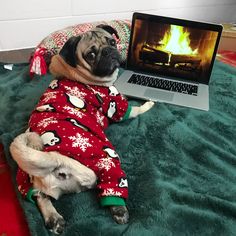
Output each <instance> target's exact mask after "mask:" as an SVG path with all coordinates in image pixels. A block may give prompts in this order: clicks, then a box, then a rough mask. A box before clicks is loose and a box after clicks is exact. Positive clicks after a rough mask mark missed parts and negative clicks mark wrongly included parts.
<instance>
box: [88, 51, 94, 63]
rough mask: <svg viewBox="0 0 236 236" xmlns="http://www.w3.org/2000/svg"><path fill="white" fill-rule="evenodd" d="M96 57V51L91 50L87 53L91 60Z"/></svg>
mask: <svg viewBox="0 0 236 236" xmlns="http://www.w3.org/2000/svg"><path fill="white" fill-rule="evenodd" d="M95 58H96V54H95V53H94V52H89V53H88V54H87V59H88V60H89V61H93V60H95Z"/></svg>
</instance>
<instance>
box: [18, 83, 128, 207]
mask: <svg viewBox="0 0 236 236" xmlns="http://www.w3.org/2000/svg"><path fill="white" fill-rule="evenodd" d="M129 111H130V109H129V107H128V102H127V101H126V100H125V99H124V98H123V97H122V96H121V95H120V94H119V93H118V91H117V90H116V88H115V87H114V86H111V87H102V86H87V85H84V84H81V83H78V82H76V81H71V80H68V79H63V80H54V81H52V82H51V84H50V85H49V88H48V89H47V90H46V92H45V93H44V94H43V95H42V97H41V98H40V101H39V103H38V105H37V106H36V109H35V110H34V111H33V113H32V115H31V118H30V121H29V127H30V131H34V132H37V133H38V134H39V135H40V136H41V138H42V140H43V142H44V151H46V152H49V151H58V152H60V153H61V154H63V155H66V156H69V157H72V158H74V159H75V160H78V161H79V162H80V163H82V164H83V165H85V166H87V167H88V168H90V169H92V170H93V171H94V172H95V174H96V175H97V177H98V183H97V188H98V190H99V197H101V204H102V205H122V204H124V200H123V199H126V198H127V197H128V182H127V179H126V175H125V173H124V171H123V170H122V169H121V165H120V160H119V156H118V154H117V153H116V152H115V151H114V147H113V145H112V144H111V143H110V141H109V140H108V139H107V137H106V135H105V133H104V130H105V129H106V128H107V126H108V124H109V120H110V121H116V122H117V121H120V120H122V119H124V118H125V117H126V116H128V113H129ZM17 182H18V188H19V190H20V192H21V193H22V194H23V195H25V196H26V195H27V193H28V190H29V189H30V188H31V183H30V180H29V176H28V175H27V174H26V173H25V172H24V171H23V170H21V169H20V168H19V170H18V173H17Z"/></svg>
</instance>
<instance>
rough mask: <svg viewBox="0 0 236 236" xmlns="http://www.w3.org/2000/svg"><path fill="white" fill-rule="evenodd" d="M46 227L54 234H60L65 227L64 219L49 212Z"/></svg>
mask: <svg viewBox="0 0 236 236" xmlns="http://www.w3.org/2000/svg"><path fill="white" fill-rule="evenodd" d="M45 223H46V227H47V228H48V229H49V230H50V231H51V232H53V233H54V234H61V233H62V232H63V231H64V228H65V224H66V222H65V220H64V219H63V217H62V216H61V215H59V214H51V215H50V216H49V218H48V219H47V220H46V222H45Z"/></svg>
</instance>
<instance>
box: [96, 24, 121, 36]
mask: <svg viewBox="0 0 236 236" xmlns="http://www.w3.org/2000/svg"><path fill="white" fill-rule="evenodd" d="M96 27H97V28H101V29H104V30H105V31H107V32H108V33H109V34H111V35H113V34H114V35H115V36H116V38H117V39H119V35H118V33H117V31H116V29H114V28H113V27H111V26H110V25H103V24H101V25H97V26H96Z"/></svg>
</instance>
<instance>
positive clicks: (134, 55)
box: [127, 13, 222, 84]
mask: <svg viewBox="0 0 236 236" xmlns="http://www.w3.org/2000/svg"><path fill="white" fill-rule="evenodd" d="M221 31H222V26H221V25H215V24H208V23H200V22H194V21H187V20H181V19H174V18H169V17H161V16H153V15H147V14H142V13H134V15H133V22H132V29H131V39H130V40H131V41H130V47H129V53H128V61H127V66H128V69H132V70H135V71H142V72H150V73H155V74H157V75H163V76H169V77H172V78H177V79H184V80H191V81H194V82H200V83H206V84H208V82H209V79H210V74H211V70H212V67H213V63H214V59H215V55H216V51H217V47H218V43H219V39H220V35H221Z"/></svg>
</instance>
